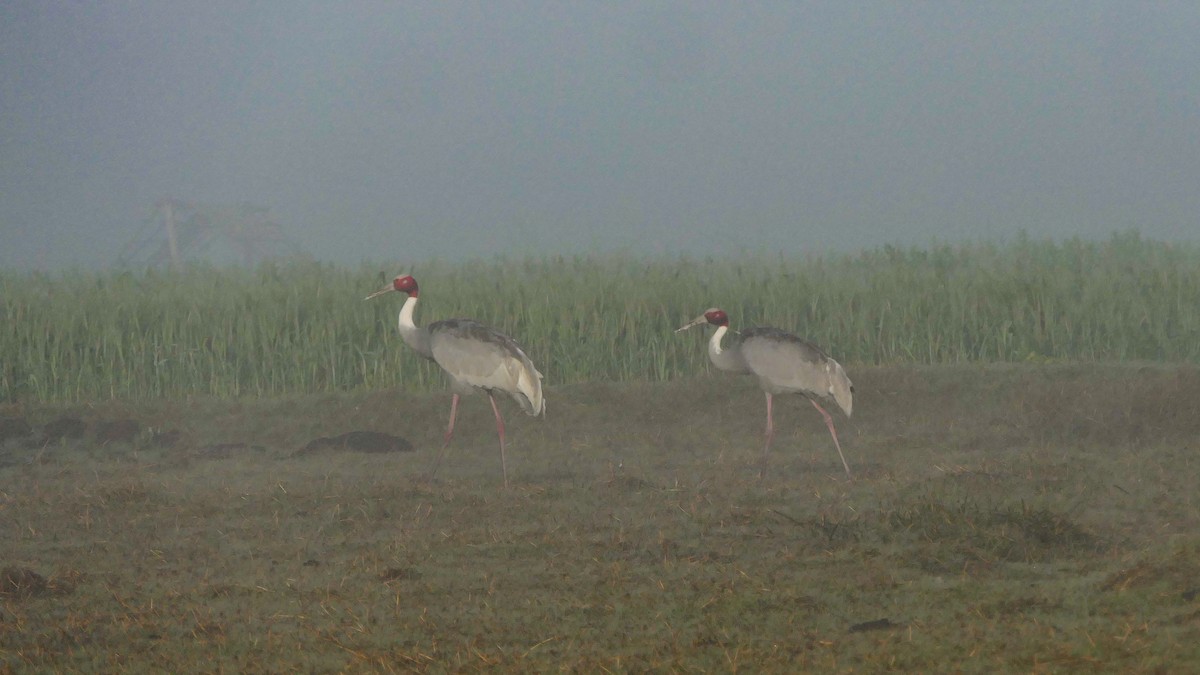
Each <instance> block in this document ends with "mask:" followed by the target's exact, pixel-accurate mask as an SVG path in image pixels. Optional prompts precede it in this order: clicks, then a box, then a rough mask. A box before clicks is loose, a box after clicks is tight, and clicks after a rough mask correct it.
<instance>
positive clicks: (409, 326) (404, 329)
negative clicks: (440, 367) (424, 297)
mask: <svg viewBox="0 0 1200 675" xmlns="http://www.w3.org/2000/svg"><path fill="white" fill-rule="evenodd" d="M416 308H417V298H416V297H415V296H412V295H410V296H408V299H407V300H405V301H404V306H403V307H401V308H400V337H402V338H404V342H405V343H406V344H408V346H409V347H412V348H413V351H415V352H416V353H418V354H420V355H421V356H424V357H425V358H427V359H430V360H432V359H433V348H432V347H431V346H430V340H429V331H428V330H427V329H425V328H422V327H420V326H418V325H417V324H416V323H414V322H413V312H414V311H415V310H416Z"/></svg>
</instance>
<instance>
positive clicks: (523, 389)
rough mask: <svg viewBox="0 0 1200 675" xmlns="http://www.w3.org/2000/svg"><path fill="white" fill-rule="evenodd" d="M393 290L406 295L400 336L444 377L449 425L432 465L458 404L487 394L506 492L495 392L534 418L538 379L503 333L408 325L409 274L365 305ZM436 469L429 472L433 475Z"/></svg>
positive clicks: (413, 290) (540, 402)
mask: <svg viewBox="0 0 1200 675" xmlns="http://www.w3.org/2000/svg"><path fill="white" fill-rule="evenodd" d="M392 291H397V292H399V293H405V294H407V295H408V299H407V300H405V301H404V306H403V307H401V308H400V336H401V337H402V338H404V341H405V342H406V343H408V346H409V347H412V348H413V350H414V351H416V352H417V353H418V354H420V355H421V356H423V357H425V358H427V359H429V360H431V361H433V362H434V363H436V364H438V365H439V366H441V368H442V370H444V371H446V373H447V374H448V375H449V376H450V381H451V390H452V391H453V392H454V396H453V398H451V399H450V424H449V425H448V426H447V427H446V436H445V438H444V440H443V441H442V449H441V452H440V454H439V455H438V460H437V465H440V464H441V461H442V456H443V455H444V454H445V452H446V448H447V446H449V445H450V439H451V438H452V437H453V436H454V417H455V415H457V413H458V399H459V396H461V395H462V394H469V393H472V392H475V391H483V392H485V393H487V395H488V400H489V401H491V402H492V412H494V413H495V414H496V434H497V435H498V436H499V437H500V467H501V470H502V471H503V472H504V487H506V488H507V487H508V463H507V461H506V460H505V457H504V418H503V417H502V416H501V415H500V408H499V406H497V405H496V398H495V396H494V394H495V392H497V391H502V392H504V393H506V394H508V395H510V396H512V397H513V399H514V400H515V401H516V402H517V403H518V404H519V405H520V406H521V409H522V410H524V411H525V412H526V413H527V414H529V415H533V416H535V417H536V416H537V415H541V414H544V413H545V412H546V399H545V398H544V397H543V396H542V374H541V373H540V372H538V369H537V368H535V367H534V366H533V362H532V361H530V360H529V357H528V356H526V355H525V352H523V351H521V347H520V346H519V345H517V343H516V341H515V340H513V339H512V338H510V337H508V336H507V335H505V334H504V333H501V332H500V331H498V330H496V329H495V328H491V327H490V326H485V325H483V324H481V323H479V322H478V321H473V320H471V319H445V320H443V321H435V322H433V323H431V324H429V325H428V326H426V327H421V326H418V325H416V324H415V323H413V311H414V310H415V309H416V307H417V298H418V297H419V289H418V287H417V280H416V279H414V278H413V277H412V276H410V275H402V276H398V277H396V278H395V279H393V280H392V283H390V284H388V285H387V286H384V287H383V288H381V289H379V290H378V291H375V292H374V293H372V294H370V295H368V296H367V297H366V298H365V299H366V300H370V299H371V298H376V297H379V296H381V295H384V294H385V293H390V292H392ZM437 465H435V467H434V471H435V472H436V471H437Z"/></svg>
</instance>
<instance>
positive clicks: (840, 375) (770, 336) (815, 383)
mask: <svg viewBox="0 0 1200 675" xmlns="http://www.w3.org/2000/svg"><path fill="white" fill-rule="evenodd" d="M702 323H711V324H713V325H714V326H716V327H717V330H716V331H714V332H713V335H712V337H711V338H710V339H709V341H708V358H709V360H710V361H712V363H713V365H714V366H716V367H717V368H719V369H720V370H726V371H731V372H737V373H748V374H751V375H754V376H755V377H756V378H758V384H759V386H760V387H761V388H762V390H763V391H764V392H765V393H766V396H767V431H766V442H765V443H764V445H763V453H764V457H765V454H766V452H767V450H769V449H770V447H771V439H772V438H773V437H774V436H775V423H774V418H773V416H772V412H771V411H772V402H773V397H774V395H775V394H802V395H804V396H805V397H807V398H808V400H809V401H811V402H812V404H813V407H815V408H816V409H817V411H818V412H820V413H821V416H822V417H824V418H825V425H826V426H827V427H828V428H829V434H830V435H831V436H832V437H833V444H834V446H835V447H836V448H837V451H838V456H839V457H841V459H842V466H843V467H844V468H845V469H846V477H847V478H850V465H849V464H847V463H846V457H845V455H843V454H842V446H841V443H839V442H838V437H837V430H836V429H835V428H834V425H833V418H831V417H830V416H829V413H827V412H825V409H824V408H822V407H821V404H820V403H818V400H819V399H826V400H832V401H834V402H835V403H837V405H838V407H839V408H841V410H842V412H844V413H845V414H846V417H849V416H850V414H851V412H852V411H853V410H854V385H853V384H852V383H851V382H850V378H849V377H848V376H847V375H846V371H845V370H844V369H843V368H842V365H841V364H840V363H838V362H837V361H835V360H833V359H832V358H831V357H830V356H829V355H828V354H826V353H825V352H824V351H822V350H821V349H820V348H819V347H817V346H816V345H814V344H812V343H811V342H808V341H807V340H804V339H802V338H800V337H798V336H796V335H793V334H792V333H789V332H787V331H784V330H780V329H778V328H771V327H758V328H750V329H748V330H746V331H744V332H743V333H742V334H741V335H739V336H738V337H737V339H735V340H734V341H733V342H732V343H731V344H730V345H729V347H722V346H721V340H722V339H723V338H724V337H725V333H727V332H728V331H729V317H728V316H727V315H726V314H725V312H723V311H721V310H719V309H716V308H712V309H709V310H707V311H705V313H704V314H701V315H700V317H699V318H697V319H695V320H694V321H692V322H691V323H688V324H687V325H685V326H682V327H680V328H679V330H677V331H676V332H679V331H683V330H687V329H688V328H691V327H692V326H697V325H700V324H702Z"/></svg>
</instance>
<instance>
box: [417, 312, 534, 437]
mask: <svg viewBox="0 0 1200 675" xmlns="http://www.w3.org/2000/svg"><path fill="white" fill-rule="evenodd" d="M429 352H430V355H429V357H428V358H430V359H432V360H433V361H434V362H435V363H437V364H438V365H439V366H441V367H442V369H443V370H445V371H446V373H447V374H448V375H450V379H451V380H452V381H453V385H452V386H453V387H454V389H455V390H456V391H458V392H459V393H467V392H469V391H472V390H476V389H478V390H483V391H488V392H492V391H503V392H505V393H507V394H508V395H510V396H512V398H513V400H514V401H516V402H517V404H518V405H520V406H521V409H522V410H524V411H525V414H527V415H539V414H541V413H544V412H545V411H546V399H545V398H543V397H542V374H541V373H540V372H538V369H537V368H535V367H534V366H533V362H532V361H530V360H529V357H528V356H526V355H525V352H523V351H521V347H520V346H519V345H518V344H517V342H516V340H513V339H512V338H510V337H508V336H507V335H505V334H504V333H501V332H500V331H498V330H496V329H494V328H492V327H490V326H485V325H483V324H481V323H479V322H478V321H473V320H471V319H445V320H443V321H435V322H433V323H431V324H429Z"/></svg>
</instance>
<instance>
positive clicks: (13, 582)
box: [0, 567, 50, 598]
mask: <svg viewBox="0 0 1200 675" xmlns="http://www.w3.org/2000/svg"><path fill="white" fill-rule="evenodd" d="M49 591H50V584H49V583H47V582H46V577H44V576H42V575H40V574H38V573H37V572H34V571H33V570H31V569H29V568H27V567H5V568H4V569H3V570H0V596H6V595H7V596H12V597H16V598H29V597H32V596H35V595H45V594H46V593H48V592H49Z"/></svg>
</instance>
